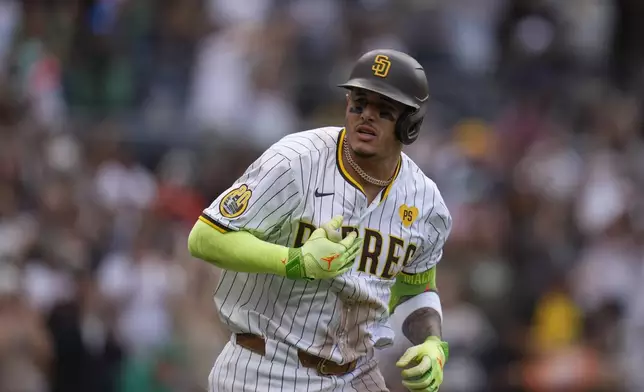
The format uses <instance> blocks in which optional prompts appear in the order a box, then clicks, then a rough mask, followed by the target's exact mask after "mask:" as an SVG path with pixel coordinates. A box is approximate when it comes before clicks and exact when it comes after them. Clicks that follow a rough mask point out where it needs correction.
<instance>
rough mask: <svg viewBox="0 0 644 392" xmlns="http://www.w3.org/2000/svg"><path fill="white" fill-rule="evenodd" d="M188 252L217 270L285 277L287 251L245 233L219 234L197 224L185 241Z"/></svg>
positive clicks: (284, 248)
mask: <svg viewBox="0 0 644 392" xmlns="http://www.w3.org/2000/svg"><path fill="white" fill-rule="evenodd" d="M188 249H189V251H190V254H191V255H192V256H194V257H196V258H199V259H201V260H204V261H207V262H209V263H212V264H214V265H216V266H217V267H219V268H223V269H227V270H232V271H237V272H253V273H268V274H275V275H281V276H286V269H285V263H286V261H287V259H288V252H289V248H287V247H284V246H281V245H275V244H271V243H269V242H266V241H262V240H260V239H259V238H257V237H255V236H253V235H252V234H250V233H248V232H244V231H235V232H229V233H220V232H219V231H217V230H214V229H213V228H212V227H210V226H208V225H207V224H206V223H204V222H201V221H197V223H196V224H195V226H194V227H193V228H192V231H191V232H190V236H189V237H188Z"/></svg>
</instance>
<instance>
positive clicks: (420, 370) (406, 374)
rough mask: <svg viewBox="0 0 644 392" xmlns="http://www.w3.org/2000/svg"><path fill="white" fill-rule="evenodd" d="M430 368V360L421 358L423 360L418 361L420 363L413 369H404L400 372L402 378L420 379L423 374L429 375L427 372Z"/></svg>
mask: <svg viewBox="0 0 644 392" xmlns="http://www.w3.org/2000/svg"><path fill="white" fill-rule="evenodd" d="M431 366H432V360H431V358H429V357H423V359H422V360H421V361H420V363H419V364H418V365H416V366H414V367H413V368H409V369H405V370H403V371H402V376H403V378H413V377H420V376H422V375H423V374H425V373H428V374H430V375H431V373H430V372H429V370H430V369H431Z"/></svg>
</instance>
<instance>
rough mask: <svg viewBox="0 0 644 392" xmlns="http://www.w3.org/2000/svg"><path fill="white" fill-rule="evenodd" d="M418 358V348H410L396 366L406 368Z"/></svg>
mask: <svg viewBox="0 0 644 392" xmlns="http://www.w3.org/2000/svg"><path fill="white" fill-rule="evenodd" d="M414 358H416V347H415V346H414V347H410V348H408V349H407V351H405V353H404V354H403V356H402V357H400V359H399V360H398V362H396V366H398V367H405V366H407V365H409V362H411V360H412V359H414Z"/></svg>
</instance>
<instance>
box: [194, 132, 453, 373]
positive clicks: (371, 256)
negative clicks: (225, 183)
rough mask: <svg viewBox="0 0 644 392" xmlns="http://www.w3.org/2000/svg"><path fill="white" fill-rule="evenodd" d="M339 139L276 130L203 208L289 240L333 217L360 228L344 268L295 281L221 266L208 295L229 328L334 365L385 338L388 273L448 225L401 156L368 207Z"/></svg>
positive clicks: (424, 249)
mask: <svg viewBox="0 0 644 392" xmlns="http://www.w3.org/2000/svg"><path fill="white" fill-rule="evenodd" d="M343 138H344V131H343V129H342V128H337V127H326V128H319V129H314V130H309V131H304V132H299V133H295V134H291V135H288V136H286V137H284V138H283V139H281V140H280V141H278V142H277V143H275V144H274V145H273V146H271V147H270V148H269V149H268V150H267V151H266V152H264V154H262V156H261V157H260V158H258V159H257V160H256V161H255V162H254V163H253V164H252V165H251V166H250V167H249V168H248V169H247V170H246V172H245V173H244V174H243V175H242V176H241V177H240V178H239V179H238V180H237V181H236V182H235V184H233V185H232V186H231V187H230V188H229V189H228V190H227V191H226V192H224V193H223V194H222V195H221V196H219V197H218V198H217V199H216V200H215V201H214V202H213V203H212V204H211V205H210V207H208V208H206V209H205V210H204V214H203V215H202V216H203V218H205V219H206V220H207V221H208V222H209V223H210V224H211V226H213V227H215V228H217V229H219V230H220V231H227V230H247V231H250V232H251V233H253V234H254V235H255V236H257V237H258V238H260V239H262V240H265V241H268V242H272V243H275V244H280V245H284V246H288V247H293V246H300V245H301V244H302V243H304V241H306V239H307V238H308V236H309V235H310V233H311V232H312V230H313V228H314V227H319V226H320V225H321V224H323V223H325V222H327V221H328V220H330V219H331V218H332V217H333V216H335V215H339V214H340V215H343V216H344V222H343V226H344V227H343V229H342V231H343V233H344V235H346V234H347V233H349V232H350V230H358V233H359V235H360V236H361V237H363V238H364V245H363V249H362V251H361V252H360V254H358V257H357V259H356V262H355V264H354V267H353V270H352V271H351V272H350V273H345V274H343V275H342V276H338V277H336V278H334V279H331V280H315V281H304V280H302V281H294V280H290V279H287V278H284V277H281V276H277V275H272V274H249V273H239V272H234V271H225V272H224V273H223V275H222V278H221V281H220V283H219V284H218V286H217V290H216V292H215V295H214V298H215V304H216V306H217V309H218V311H219V314H220V317H221V319H222V320H223V322H224V323H226V324H227V325H228V326H229V327H230V328H231V330H232V331H233V332H250V333H255V334H258V335H261V336H265V337H267V338H269V339H274V340H279V341H284V342H286V343H289V344H291V345H294V346H297V347H298V348H300V349H303V350H306V351H307V352H309V353H311V354H314V355H318V356H321V357H324V358H327V359H331V360H333V361H335V362H337V363H345V362H348V361H352V360H354V359H356V358H357V357H359V356H361V355H365V354H366V353H368V352H369V351H370V350H371V349H372V348H373V347H374V346H376V347H379V346H384V345H388V344H390V343H391V342H392V339H393V335H394V334H393V331H392V329H391V328H390V327H389V324H388V316H389V315H388V302H389V296H390V288H391V286H392V284H393V283H394V277H395V276H396V274H398V273H400V272H403V273H407V274H415V273H420V272H423V271H426V270H428V269H429V268H432V267H433V266H435V265H436V263H437V262H438V261H439V259H440V257H441V255H442V248H443V244H444V243H445V241H446V239H447V236H448V235H449V232H450V229H451V217H450V214H449V212H448V210H447V207H446V206H445V203H444V202H443V199H442V197H441V195H440V192H439V191H438V189H437V187H436V185H435V184H434V182H433V181H431V180H430V179H428V178H427V177H426V176H425V175H424V174H423V173H422V171H421V170H420V169H419V168H418V167H417V166H416V165H415V164H414V163H413V162H412V160H411V159H410V158H409V157H407V156H406V155H405V154H402V158H401V160H400V163H399V165H398V168H397V169H396V177H395V179H394V181H393V182H392V183H391V184H390V185H389V186H388V187H387V188H385V189H384V190H383V191H382V192H381V194H380V196H379V197H377V198H376V199H375V200H374V201H373V202H372V203H371V204H370V205H368V203H367V198H366V196H365V195H364V193H363V192H362V191H361V186H360V185H359V184H358V183H357V182H356V181H355V180H354V179H353V178H352V177H351V176H350V175H349V174H348V172H347V171H346V170H345V168H344V165H343V163H342V160H341V159H340V152H341V149H340V148H338V146H341V143H342V140H343Z"/></svg>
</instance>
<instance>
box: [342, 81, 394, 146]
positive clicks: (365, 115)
mask: <svg viewBox="0 0 644 392" xmlns="http://www.w3.org/2000/svg"><path fill="white" fill-rule="evenodd" d="M403 110H404V105H402V104H400V103H398V102H395V101H392V100H390V99H388V98H387V97H384V96H382V95H380V94H377V93H373V92H370V91H365V90H360V89H354V90H352V91H351V92H350V93H349V94H348V95H347V110H346V129H347V141H348V142H349V146H351V149H352V150H353V152H354V153H355V154H356V155H357V156H358V157H362V158H369V157H387V156H392V155H397V154H400V150H401V148H402V144H401V143H400V142H399V141H398V139H397V138H396V135H395V127H396V121H397V120H398V117H399V116H400V115H401V114H402V112H403Z"/></svg>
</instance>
